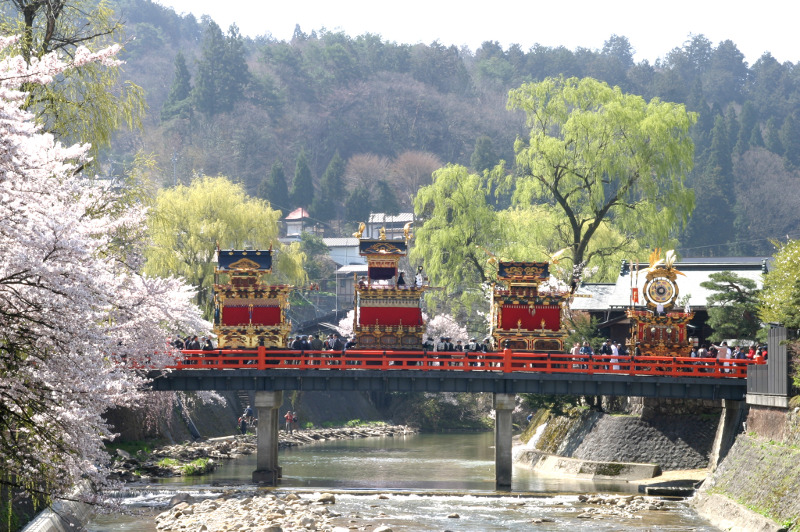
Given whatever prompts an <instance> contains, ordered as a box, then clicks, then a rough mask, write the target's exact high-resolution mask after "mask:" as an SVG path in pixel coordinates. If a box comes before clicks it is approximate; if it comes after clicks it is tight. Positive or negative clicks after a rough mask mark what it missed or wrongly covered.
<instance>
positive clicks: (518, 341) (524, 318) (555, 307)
mask: <svg viewBox="0 0 800 532" xmlns="http://www.w3.org/2000/svg"><path fill="white" fill-rule="evenodd" d="M549 278H550V264H549V263H547V262H500V263H499V266H498V273H497V283H496V284H495V287H494V294H493V301H492V312H493V316H494V319H493V329H492V337H493V338H494V341H495V345H496V346H497V347H498V348H499V349H502V348H504V347H508V348H510V349H513V350H515V351H563V350H564V339H565V338H566V337H567V334H568V331H567V330H566V329H565V328H564V325H563V324H564V320H563V310H564V308H565V307H566V305H567V302H568V299H569V293H568V292H567V291H559V290H555V289H553V290H551V289H548V288H545V287H544V285H545V284H546V283H547V281H548V279H549Z"/></svg>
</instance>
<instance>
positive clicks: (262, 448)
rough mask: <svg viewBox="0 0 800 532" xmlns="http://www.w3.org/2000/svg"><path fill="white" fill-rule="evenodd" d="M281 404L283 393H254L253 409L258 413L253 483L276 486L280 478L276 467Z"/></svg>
mask: <svg viewBox="0 0 800 532" xmlns="http://www.w3.org/2000/svg"><path fill="white" fill-rule="evenodd" d="M282 403H283V392H282V391H277V392H256V397H255V407H256V411H257V413H258V427H257V429H256V438H257V440H256V470H255V471H253V482H257V483H259V484H267V485H269V486H277V485H278V479H279V478H281V468H280V466H279V465H278V430H279V428H278V427H279V425H278V421H279V419H278V409H279V408H280V407H281V404H282Z"/></svg>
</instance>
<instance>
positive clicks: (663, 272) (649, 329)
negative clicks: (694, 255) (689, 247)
mask: <svg viewBox="0 0 800 532" xmlns="http://www.w3.org/2000/svg"><path fill="white" fill-rule="evenodd" d="M675 258H676V257H675V252H674V251H672V250H670V251H667V253H666V254H665V256H664V258H663V259H662V258H661V250H660V249H656V250H655V251H653V253H651V254H650V267H649V268H647V269H646V270H644V271H645V272H646V277H645V282H644V286H643V287H642V296H643V297H644V302H645V305H644V309H639V308H636V306H635V305H636V304H637V303H638V302H639V292H638V284H637V287H634V288H632V289H631V308H630V309H628V311H627V315H628V318H630V320H631V337H630V339H629V342H628V344H629V347H630V352H631V353H633V352H634V348H635V347H636V345H637V344H638V346H639V349H640V350H641V353H642V354H643V355H655V356H688V355H689V348H690V339H689V335H688V333H687V331H686V326H687V325H688V323H689V322H690V321H691V320H692V318H693V317H694V312H690V311H681V310H680V309H676V308H675V303H676V302H677V301H678V294H679V290H678V283H677V277H678V275H683V272H681V271H679V270H678V269H676V268H675V267H674V262H675ZM636 277H637V278H638V271H637V273H636ZM637 280H638V279H637ZM687 310H688V309H687Z"/></svg>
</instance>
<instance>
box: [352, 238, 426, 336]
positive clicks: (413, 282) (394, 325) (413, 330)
mask: <svg viewBox="0 0 800 532" xmlns="http://www.w3.org/2000/svg"><path fill="white" fill-rule="evenodd" d="M383 236H384V238H379V239H361V235H360V234H358V238H359V239H360V242H359V254H360V255H361V256H362V257H365V258H366V260H367V275H366V276H364V277H361V278H358V279H356V282H355V316H354V323H353V333H354V334H355V337H356V344H357V345H358V347H359V348H360V349H370V348H379V349H422V335H423V333H424V332H425V323H424V322H423V319H422V307H421V305H422V295H423V294H424V293H425V290H426V289H427V288H428V286H427V283H425V282H423V281H422V280H421V279H420V282H417V278H416V277H413V276H411V275H409V278H407V279H406V278H405V277H404V276H403V274H402V272H400V270H399V268H398V264H399V262H400V259H402V258H403V257H405V256H406V254H407V251H408V241H409V239H410V235H409V233H408V228H406V239H405V240H386V239H385V233H383Z"/></svg>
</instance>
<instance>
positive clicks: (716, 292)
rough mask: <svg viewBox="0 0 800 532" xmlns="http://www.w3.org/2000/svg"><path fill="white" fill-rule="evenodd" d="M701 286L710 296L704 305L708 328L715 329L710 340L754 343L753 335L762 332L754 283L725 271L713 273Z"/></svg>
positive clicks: (754, 336) (756, 290)
mask: <svg viewBox="0 0 800 532" xmlns="http://www.w3.org/2000/svg"><path fill="white" fill-rule="evenodd" d="M700 286H702V287H703V288H707V289H708V290H711V292H713V293H712V294H711V295H710V296H708V301H707V306H708V325H709V326H710V327H711V328H712V329H714V332H713V333H712V334H711V336H710V339H711V340H713V341H716V342H718V341H721V340H725V339H726V338H737V339H742V340H744V339H747V340H755V338H756V332H757V331H758V329H760V328H761V323H760V321H759V319H758V299H757V298H758V289H757V286H756V282H755V281H753V280H752V279H748V278H746V277H741V276H740V275H738V274H736V273H734V272H731V271H724V272H717V273H712V274H711V275H709V280H708V281H703V282H702V283H700Z"/></svg>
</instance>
